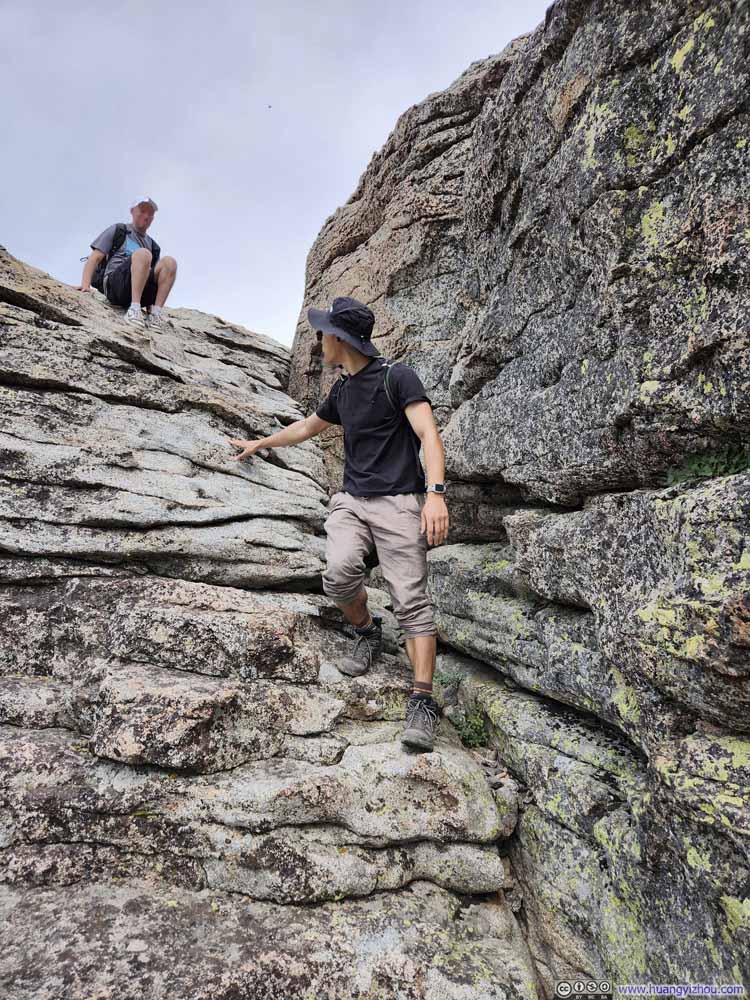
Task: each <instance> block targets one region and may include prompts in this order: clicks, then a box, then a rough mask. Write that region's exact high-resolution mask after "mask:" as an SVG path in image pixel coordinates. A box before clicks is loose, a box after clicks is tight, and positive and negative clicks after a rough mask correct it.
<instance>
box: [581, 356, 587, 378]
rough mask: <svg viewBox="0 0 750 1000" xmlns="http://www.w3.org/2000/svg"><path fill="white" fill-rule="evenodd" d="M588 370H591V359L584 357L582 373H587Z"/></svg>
mask: <svg viewBox="0 0 750 1000" xmlns="http://www.w3.org/2000/svg"><path fill="white" fill-rule="evenodd" d="M588 370H589V359H588V358H584V359H583V360H582V361H581V375H585V374H586V372H587V371H588Z"/></svg>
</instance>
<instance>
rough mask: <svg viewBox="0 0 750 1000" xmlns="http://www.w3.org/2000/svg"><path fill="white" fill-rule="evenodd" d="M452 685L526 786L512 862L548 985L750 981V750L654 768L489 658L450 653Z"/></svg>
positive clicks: (447, 672) (691, 739)
mask: <svg viewBox="0 0 750 1000" xmlns="http://www.w3.org/2000/svg"><path fill="white" fill-rule="evenodd" d="M439 675H440V676H441V677H443V678H445V679H446V681H447V682H449V683H452V684H453V685H454V686H455V685H457V688H458V690H457V692H456V691H454V695H456V694H457V697H458V703H459V705H460V706H461V708H462V710H463V711H470V712H479V713H480V714H481V715H482V718H483V719H484V723H485V725H486V726H487V728H488V731H489V733H490V738H491V741H492V743H493V744H494V745H495V746H497V747H498V749H499V752H500V755H501V757H502V759H503V761H504V762H505V765H506V766H507V768H508V769H509V770H510V771H511V773H512V774H513V775H515V776H516V777H517V778H518V779H519V780H520V781H521V782H523V786H524V788H526V789H527V792H526V796H528V797H526V796H525V797H524V798H523V799H522V806H521V816H520V819H519V825H518V829H517V831H516V834H515V836H514V837H513V840H512V842H511V851H510V857H511V861H512V867H513V871H514V874H515V875H516V876H517V878H518V880H519V883H520V885H521V887H522V891H523V900H524V907H525V911H526V918H527V922H528V941H529V944H530V947H531V950H532V953H533V955H534V958H535V961H536V964H537V968H539V970H540V972H542V973H543V975H544V978H545V980H546V985H547V987H548V988H552V987H553V986H554V979H555V978H560V977H565V976H568V977H570V978H576V977H577V976H578V977H580V975H585V976H591V977H593V978H601V977H608V978H611V979H613V980H614V981H615V982H638V981H645V980H646V979H648V978H649V977H650V979H651V981H652V982H656V981H660V982H683V981H687V979H689V978H691V976H692V974H693V970H695V969H696V968H699V969H701V970H703V971H704V973H705V975H706V977H707V978H706V982H714V981H715V982H737V983H740V982H743V981H746V978H747V974H748V972H749V971H750V967H749V966H748V964H747V955H748V942H749V941H750V938H749V937H748V932H749V928H748V927H747V925H746V922H745V917H744V910H743V907H744V904H743V903H742V902H741V900H742V899H743V898H744V897H745V895H746V893H747V890H748V888H750V864H749V863H748V857H749V854H748V847H749V846H750V822H748V818H749V817H750V796H748V791H747V789H748V779H750V771H749V770H748V769H749V768H750V743H748V742H747V741H745V740H742V739H738V738H737V737H735V736H732V735H731V734H728V733H726V732H719V731H714V732H712V731H711V730H710V728H709V729H705V730H704V731H701V732H696V733H694V734H692V735H691V736H688V737H686V738H685V739H682V740H680V739H674V738H665V739H664V740H663V741H662V743H661V745H660V746H659V747H658V748H654V751H653V756H652V758H651V760H650V761H648V760H646V759H644V758H643V756H642V755H641V754H640V753H639V751H638V750H637V749H636V748H634V747H633V746H632V745H630V744H629V743H628V741H627V740H625V739H623V738H622V737H621V736H620V735H619V734H618V733H617V731H616V730H614V729H611V728H607V729H603V728H602V726H601V725H600V724H599V723H598V722H597V720H596V719H595V718H594V717H593V716H586V715H584V714H583V713H577V712H576V711H574V710H572V709H570V708H566V707H564V706H562V705H560V704H559V703H558V702H555V701H552V700H550V699H546V698H542V697H540V696H538V695H535V694H532V693H530V692H529V691H525V690H522V689H518V688H516V687H515V685H513V684H509V683H508V682H507V680H505V679H503V678H501V677H499V676H498V675H497V673H495V672H494V671H491V670H489V669H488V668H486V667H484V666H481V665H480V664H478V663H477V662H476V661H472V660H469V659H467V658H464V657H456V656H453V655H444V656H442V657H441V658H440V664H439ZM457 678H458V680H457ZM657 976H658V980H657V979H656V978H655V977H657Z"/></svg>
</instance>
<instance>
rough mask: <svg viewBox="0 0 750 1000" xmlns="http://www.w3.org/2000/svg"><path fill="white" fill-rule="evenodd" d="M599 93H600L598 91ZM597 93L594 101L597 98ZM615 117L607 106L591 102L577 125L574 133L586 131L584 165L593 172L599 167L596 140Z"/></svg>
mask: <svg viewBox="0 0 750 1000" xmlns="http://www.w3.org/2000/svg"><path fill="white" fill-rule="evenodd" d="M597 93H598V91H597ZM596 96H597V94H596V93H595V94H594V96H593V98H592V101H593V100H594V99H595V98H596ZM614 117H615V113H614V111H612V109H611V108H610V107H609V105H607V104H595V103H591V102H589V106H588V107H587V109H586V113H585V114H584V115H583V117H582V118H581V120H580V121H579V122H578V124H577V125H576V127H575V129H574V130H573V131H574V132H578V131H580V130H581V129H584V136H585V138H586V143H585V146H584V152H583V159H582V161H581V162H582V164H583V166H584V167H585V168H586V169H587V170H592V169H593V168H594V167H596V166H598V165H599V161H598V160H597V158H596V156H595V155H594V149H595V147H596V140H597V138H598V137H599V134H600V132H602V131H603V129H604V128H605V126H606V123H607V122H608V121H609V120H610V119H611V118H614Z"/></svg>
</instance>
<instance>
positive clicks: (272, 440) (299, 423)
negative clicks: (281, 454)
mask: <svg viewBox="0 0 750 1000" xmlns="http://www.w3.org/2000/svg"><path fill="white" fill-rule="evenodd" d="M309 436H310V434H309V432H308V428H307V424H306V423H305V421H304V420H295V422H294V423H293V424H289V426H288V427H285V428H284V430H283V431H277V432H276V433H275V434H271V435H270V437H265V438H261V439H260V441H258V442H256V443H257V445H258V447H259V448H287V447H289V445H292V444H299V443H300V442H301V441H306V440H307V439H308V437H309Z"/></svg>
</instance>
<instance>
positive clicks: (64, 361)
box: [0, 251, 537, 1000]
mask: <svg viewBox="0 0 750 1000" xmlns="http://www.w3.org/2000/svg"><path fill="white" fill-rule="evenodd" d="M169 315H170V320H171V324H172V325H171V327H170V328H168V329H167V331H165V332H159V333H153V332H151V331H134V330H132V329H131V328H129V327H127V326H125V325H124V324H123V323H122V319H121V313H120V312H119V311H118V310H114V309H112V308H110V307H109V306H107V305H105V304H104V303H103V302H102V299H101V297H99V296H96V295H93V296H83V295H81V294H80V293H77V292H75V291H74V290H72V289H70V288H66V287H65V286H62V285H60V284H59V283H58V282H55V281H54V280H53V279H51V278H49V277H48V276H45V275H43V274H41V273H40V272H38V271H35V270H34V269H33V268H28V267H26V266H25V265H23V264H21V263H20V262H17V261H14V260H13V259H12V258H11V257H10V256H9V255H7V254H6V253H5V252H4V251H0V338H1V339H0V396H2V401H3V404H4V413H5V416H6V420H5V421H4V423H3V433H2V435H0V473H2V475H0V553H1V554H2V558H0V640H1V642H0V645H1V647H2V649H1V651H0V745H1V747H2V749H0V757H1V758H2V764H1V765H0V882H2V883H4V886H5V888H4V890H3V891H4V896H3V903H0V908H1V907H2V906H4V905H5V903H7V904H8V906H9V910H8V912H7V917H8V919H7V921H6V920H5V919H4V921H3V922H4V928H5V929H6V930H7V929H9V928H11V927H13V928H15V930H12V931H10V932H9V933H10V938H9V939H8V940H10V939H11V938H12V939H13V940H14V941H15V942H16V944H18V945H19V949H18V951H17V952H16V953H14V954H13V955H11V950H12V949H11V947H10V946H8V947H6V946H5V944H4V945H3V948H2V949H0V950H2V951H3V958H2V959H1V960H0V982H2V984H3V985H2V990H0V992H2V994H3V997H6V996H7V997H9V998H11V997H14V996H15V995H16V991H17V993H18V996H22V995H24V994H26V995H29V994H33V995H34V997H35V998H37V997H43V996H47V997H50V998H51V997H59V998H60V1000H61V998H62V996H65V997H66V1000H69V998H72V997H75V996H81V997H84V996H85V997H86V998H87V1000H90V997H91V996H93V995H96V996H98V997H103V996H105V995H109V996H115V995H117V996H119V997H122V996H125V995H126V994H127V990H128V989H130V987H131V986H133V988H134V989H135V992H137V994H138V996H153V997H154V998H156V997H157V996H162V995H163V988H166V989H167V991H168V992H170V993H172V994H173V995H175V996H180V997H184V998H185V1000H193V998H199V997H201V996H206V997H208V996H210V997H211V998H212V1000H214V998H216V997H220V996H225V997H226V1000H229V997H230V996H234V997H237V996H239V995H244V996H247V997H248V1000H249V998H250V997H253V998H255V997H258V996H260V995H262V993H263V995H267V996H269V997H270V996H274V997H277V996H279V995H280V993H279V990H280V991H281V992H282V993H283V995H284V996H285V997H292V996H299V997H300V998H303V997H304V998H305V1000H308V998H309V995H310V989H312V990H313V992H318V991H319V990H318V985H317V984H320V983H325V987H324V988H325V993H326V996H337V995H338V996H341V997H344V996H346V997H347V998H348V997H350V996H354V995H359V996H363V997H364V996H372V997H373V1000H374V998H375V997H376V996H378V995H379V994H380V993H381V992H382V991H381V987H382V988H386V989H388V987H387V985H385V986H384V985H383V984H387V983H389V982H392V981H395V980H394V977H399V978H400V977H401V976H402V975H403V974H404V973H405V972H406V973H407V974H408V976H416V977H417V978H416V981H415V982H416V985H415V987H414V990H413V991H412V993H411V994H410V995H413V996H414V997H425V998H427V997H432V996H436V995H440V996H443V997H450V998H453V997H455V998H456V1000H466V998H468V997H474V996H477V995H480V994H479V993H477V990H479V991H480V993H481V995H483V996H484V995H486V996H488V997H490V996H493V997H494V996H498V997H499V996H502V997H503V998H507V997H508V996H514V997H515V996H517V997H529V998H533V997H535V996H536V995H537V990H536V985H535V984H536V973H535V971H534V968H533V964H532V963H531V960H530V957H529V955H528V952H527V950H526V947H525V944H524V943H523V940H522V937H521V934H520V929H519V927H518V925H517V924H516V921H515V917H514V916H513V914H512V913H511V911H510V910H509V909H508V908H507V906H506V904H505V902H504V898H503V893H504V892H505V891H506V890H510V889H511V888H512V881H511V878H510V873H509V866H508V862H507V860H506V859H504V858H503V857H501V854H500V853H499V849H498V845H497V843H496V842H497V841H498V840H502V839H507V838H508V837H509V836H510V834H511V832H512V830H513V827H514V826H515V822H516V820H517V810H516V811H514V810H513V808H512V807H513V806H514V805H515V798H514V794H515V793H514V790H513V789H509V797H508V801H505V800H502V802H501V805H502V808H500V806H499V805H498V801H496V799H495V796H494V795H493V792H492V789H491V788H490V787H489V785H488V783H487V780H486V778H485V775H484V773H483V771H482V768H481V767H480V766H479V764H478V763H477V762H476V761H475V760H474V759H473V758H472V757H471V756H470V755H469V754H468V753H467V752H466V751H465V750H464V748H463V747H462V745H461V742H460V740H459V739H458V737H457V734H456V732H455V731H454V730H453V729H452V727H451V726H450V723H449V722H448V721H447V720H445V721H444V723H443V725H442V728H441V731H440V734H439V737H438V741H437V744H436V747H435V750H434V751H433V752H432V753H429V754H421V755H420V754H412V753H407V752H406V751H405V750H404V749H403V748H402V746H401V744H400V740H399V736H400V732H401V729H402V728H403V724H404V723H403V717H404V709H405V705H406V701H407V698H408V695H409V693H410V691H411V678H412V671H411V668H410V667H409V665H408V663H407V661H406V658H405V656H404V654H403V652H402V650H401V648H400V645H399V639H398V634H397V626H396V622H395V619H394V618H393V615H392V614H391V613H390V611H389V610H388V606H389V605H390V597H389V595H388V594H387V593H385V592H383V591H379V590H377V589H375V588H369V597H370V604H371V607H372V609H373V611H375V612H376V613H378V614H380V615H381V616H382V617H383V619H384V625H385V633H384V638H385V653H384V656H383V658H382V661H381V662H380V663H378V665H377V667H376V669H373V671H372V672H371V673H370V674H369V675H367V676H365V677H360V678H348V677H346V676H345V675H343V674H341V673H340V672H339V671H338V669H337V663H338V662H339V661H340V659H341V657H342V656H343V655H344V654H345V653H347V652H350V650H351V644H352V642H353V638H354V637H353V636H352V634H351V632H350V630H349V629H348V628H347V627H346V626H345V622H344V619H343V616H342V614H341V612H340V610H339V609H337V608H336V607H335V606H334V605H333V604H332V603H331V602H330V601H329V600H328V598H326V597H324V596H322V594H321V593H320V591H321V581H320V572H321V569H322V565H323V534H322V521H323V516H324V504H325V501H326V485H327V484H326V476H325V472H324V466H323V461H322V453H321V451H320V450H319V448H318V445H317V444H316V443H314V442H307V443H305V444H304V445H303V446H300V447H296V448H288V449H281V450H280V451H278V452H274V453H272V454H271V455H268V456H266V457H264V456H263V455H260V456H256V457H255V458H254V459H253V460H252V461H249V462H246V463H243V464H242V465H238V464H237V463H235V462H233V461H232V460H231V456H232V454H233V453H234V449H233V448H231V446H229V444H228V439H229V438H230V437H257V436H259V435H263V434H268V433H270V432H272V431H273V430H274V429H276V428H278V427H280V426H283V425H284V424H288V423H290V422H291V421H293V420H295V419H297V418H298V417H299V416H301V412H300V410H299V408H298V406H297V404H296V403H295V402H294V401H293V400H292V399H291V398H290V397H289V396H287V395H286V394H285V392H284V388H285V384H286V379H287V377H288V366H289V357H288V353H287V352H286V351H285V350H284V349H283V348H281V347H280V345H276V344H274V343H273V342H272V341H269V340H268V339H267V338H263V337H260V336H258V335H256V334H252V333H250V332H249V331H246V330H243V329H242V328H240V327H236V326H232V325H231V324H228V323H225V322H224V321H223V320H220V319H218V318H216V317H206V316H201V315H200V314H198V313H194V312H190V311H187V310H170V314H169ZM469 492H471V488H470V489H469ZM503 495H505V494H503ZM520 506H521V507H522V503H521V505H520ZM505 509H506V510H518V509H519V504H518V503H514V504H506V505H505ZM467 516H468V515H467ZM472 516H473V515H472ZM269 588H273V589H269ZM316 591H317V593H316ZM105 885H106V890H105V891H106V893H107V895H106V899H107V900H108V902H107V904H106V906H107V907H109V910H108V912H110V914H111V913H112V912H113V910H112V906H113V903H112V900H113V899H115V896H116V894H117V893H121V896H120V897H119V903H118V904H117V906H118V907H121V911H120V913H121V917H118V921H119V920H120V919H121V918H124V919H126V920H127V927H124V926H123V925H122V924H120V923H118V922H117V921H116V924H117V926H110V928H109V930H107V931H106V932H105V931H104V929H103V927H104V925H103V924H102V923H101V920H102V919H105V920H106V918H104V916H103V914H102V911H101V909H100V907H99V903H98V902H97V900H98V899H104V898H105V897H104V896H101V897H99V896H97V892H98V889H97V887H98V886H105ZM128 885H130V886H135V888H133V890H132V892H131V893H130V894H128V892H129V891H128V890H127V888H126V886H128ZM412 886H413V887H414V888H413V889H412V888H411V887H412ZM175 893H177V894H181V896H180V899H181V900H182V902H181V903H180V904H179V906H181V907H182V908H183V911H184V913H185V914H187V915H189V917H188V919H187V921H186V923H185V924H184V925H183V926H182V927H180V928H178V927H177V926H176V924H175V921H174V919H173V918H174V916H175V913H174V909H177V908H178V906H176V905H175V898H174V894H175ZM407 897H408V898H407ZM240 898H241V899H242V902H239V901H238V900H239V899H240ZM347 899H352V900H353V899H359V900H360V909H356V910H353V911H352V912H351V913H350V914H349V916H348V917H345V911H344V910H342V909H340V907H342V906H344V905H346V904H345V902H342V901H346V900H347ZM487 899H491V902H487V901H486V900H487ZM32 900H36V901H37V902H38V904H39V906H40V907H41V909H40V910H39V913H38V919H36V918H33V917H30V911H29V909H28V907H29V906H30V905H36V904H35V903H32ZM206 900H209V902H208V903H207V902H206ZM263 901H267V902H265V903H264V902H263ZM329 902H330V903H331V905H332V906H333V909H332V910H331V911H330V912H328V911H325V910H324V909H323V906H325V905H327V904H328V903H329ZM48 904H50V905H49V908H47V907H48ZM272 904H284V905H283V907H280V906H276V907H274V906H272ZM310 904H316V905H315V906H314V907H313V906H311V905H310ZM59 907H62V908H63V909H64V910H65V913H66V916H67V918H68V922H67V923H65V922H64V921H61V920H60V914H59ZM165 907H166V908H167V911H168V912H169V914H170V918H171V919H170V920H169V921H168V926H167V927H165V926H164V925H163V922H162V918H161V916H160V914H162V913H163V910H164V908H165ZM42 912H44V913H46V917H43V916H42ZM221 912H223V914H224V919H223V920H222V923H221V929H220V930H219V931H218V936H216V937H215V938H213V939H212V938H211V933H212V931H211V927H210V926H209V925H210V924H214V925H216V920H217V918H216V914H217V913H221ZM459 912H460V913H461V914H462V915H463V916H462V919H461V921H460V923H459V922H457V921H456V919H455V918H456V916H457V915H458V914H459ZM97 914H98V915H97ZM468 914H471V915H472V916H471V921H469V919H467V915H468ZM3 916H4V918H5V916H6V913H5V911H4V914H3ZM474 917H476V921H475V920H474ZM45 919H46V920H49V924H48V927H49V928H50V932H51V928H52V926H53V925H55V927H56V929H55V932H54V937H55V942H56V944H55V946H54V949H56V950H55V956H56V957H55V959H54V960H53V961H47V962H45V963H43V964H41V965H40V964H39V963H38V962H35V961H31V962H30V963H26V958H28V956H30V955H31V953H32V951H33V949H34V948H35V947H36V945H37V944H38V943H39V941H40V940H41V939H40V937H39V933H40V928H41V925H42V923H44V920H45ZM233 919H236V920H239V921H246V922H247V924H248V926H249V927H250V928H252V929H251V931H250V933H249V935H248V933H247V932H246V931H245V930H240V931H236V930H235V931H233V932H232V933H231V934H229V935H228V936H227V934H226V931H227V930H228V927H229V923H231V921H232V920H233ZM347 919H348V920H349V921H350V924H351V926H352V927H353V928H355V930H354V932H353V933H352V932H350V931H349V929H347V928H346V927H345V922H346V920H347ZM139 920H141V925H139V924H138V921H139ZM295 920H297V921H300V925H301V926H302V925H304V927H305V928H306V930H305V935H306V936H305V937H304V941H305V944H304V946H303V947H300V941H301V940H302V938H301V937H300V935H299V934H295V942H294V943H293V944H292V945H291V946H290V947H289V948H287V946H286V945H283V944H280V942H282V941H283V940H284V937H285V934H286V933H287V932H288V930H289V927H290V921H292V922H293V921H295ZM316 921H318V924H317V925H316V928H317V929H314V928H313V925H314V924H315V922H316ZM368 921H369V923H368ZM470 922H471V923H473V924H475V926H470ZM237 926H239V924H238V925H237ZM92 927H97V928H99V929H98V930H97V931H96V932H95V933H94V936H93V937H92V930H91V929H92ZM368 928H369V929H368ZM337 929H338V931H339V932H338V933H337V932H336V931H337ZM109 934H111V937H110V938H109V944H107V943H106V942H107V936H108V935H109ZM122 934H125V935H126V937H127V939H128V942H129V944H131V945H132V944H133V942H136V946H135V947H133V948H131V951H126V952H124V953H123V954H124V955H125V956H127V955H131V956H132V959H133V962H134V965H133V966H132V967H131V965H130V964H129V962H128V960H127V958H124V959H123V960H122V961H120V960H119V959H118V960H117V961H115V962H110V964H109V965H108V964H107V960H105V959H103V957H102V956H103V955H105V954H108V955H109V956H110V958H111V955H112V954H113V949H114V951H122V949H121V947H120V936H121V935H122ZM138 935H142V938H141V937H138ZM232 935H234V937H232ZM360 936H361V942H360ZM82 937H85V938H86V939H87V940H89V942H90V943H91V947H92V948H93V950H91V951H87V946H84V945H83V943H82ZM196 940H198V941H200V942H201V943H202V944H201V947H203V946H205V948H206V950H205V952H202V953H201V955H202V957H201V956H199V954H198V952H196V951H195V941H196ZM146 941H147V942H148V943H147V944H145V945H144V946H145V947H146V948H147V949H148V948H151V949H153V951H152V954H150V955H146V953H145V951H144V949H143V948H141V947H140V943H144V942H146ZM96 942H98V943H96ZM139 942H140V943H139ZM58 945H59V949H58ZM99 947H101V948H102V949H103V950H102V952H101V954H100V953H99V952H97V948H99ZM238 949H239V950H238ZM357 949H359V953H358V952H357ZM394 949H395V951H394ZM399 949H400V951H399ZM401 952H403V953H401ZM46 953H47V955H48V958H49V957H50V956H51V955H52V951H51V950H48V951H47V952H46ZM355 954H356V955H357V957H356V960H354V961H353V960H352V958H353V956H354V955H355ZM24 956H26V957H24ZM70 956H74V958H73V960H72V962H71V959H70ZM160 965H161V969H162V971H161V972H158V971H157V969H158V968H159V967H160ZM198 970H200V971H198ZM238 970H239V971H238ZM235 973H237V974H236V975H235ZM136 983H137V989H136V986H135V984H136ZM165 984H167V985H165ZM162 987H163V988H162ZM321 988H323V987H321ZM238 990H239V991H240V993H238V992H237V991H238ZM295 991H296V992H295Z"/></svg>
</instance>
